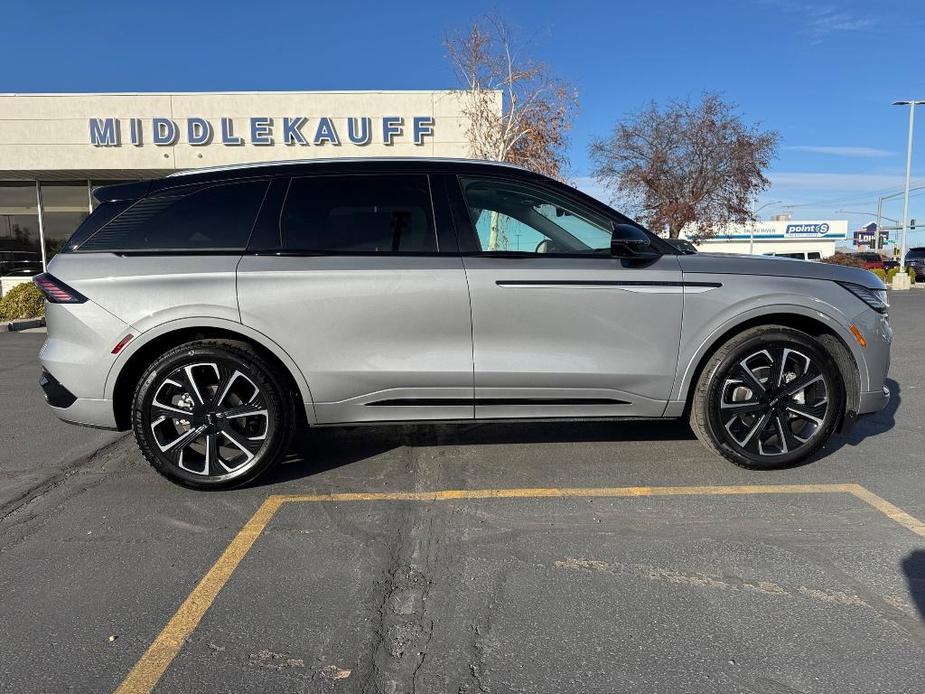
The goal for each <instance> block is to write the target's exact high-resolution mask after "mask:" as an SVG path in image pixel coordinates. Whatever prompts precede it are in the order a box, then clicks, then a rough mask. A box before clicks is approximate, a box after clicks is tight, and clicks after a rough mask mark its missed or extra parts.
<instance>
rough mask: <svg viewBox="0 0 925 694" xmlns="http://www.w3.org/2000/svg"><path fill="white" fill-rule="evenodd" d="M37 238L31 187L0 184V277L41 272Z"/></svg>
mask: <svg viewBox="0 0 925 694" xmlns="http://www.w3.org/2000/svg"><path fill="white" fill-rule="evenodd" d="M40 238H41V237H40V236H39V210H38V200H37V198H36V191H35V184H34V183H4V182H0V277H30V276H32V275H34V274H36V273H39V272H41V271H42V246H41V241H40Z"/></svg>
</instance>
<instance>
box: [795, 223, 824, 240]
mask: <svg viewBox="0 0 925 694" xmlns="http://www.w3.org/2000/svg"><path fill="white" fill-rule="evenodd" d="M828 233H829V225H828V224H827V223H826V222H821V223H818V224H788V225H787V228H786V229H784V236H785V237H787V238H788V239H818V238H822V237H823V236H825V235H826V234H828Z"/></svg>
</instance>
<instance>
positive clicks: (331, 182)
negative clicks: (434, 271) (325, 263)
mask: <svg viewBox="0 0 925 694" xmlns="http://www.w3.org/2000/svg"><path fill="white" fill-rule="evenodd" d="M280 242H281V246H282V248H283V249H284V250H288V251H292V252H306V253H331V254H337V253H343V254H367V253H376V254H380V253H381V254H388V253H434V252H436V251H437V242H436V236H435V235H434V221H433V211H432V207H431V202H430V186H429V185H428V180H427V176H424V175H408V176H405V175H382V176H363V175H360V176H307V177H304V178H294V179H292V183H291V184H290V186H289V192H288V194H287V195H286V202H285V204H284V206H283V212H282V215H281V217H280Z"/></svg>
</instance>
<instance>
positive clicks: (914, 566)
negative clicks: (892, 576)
mask: <svg viewBox="0 0 925 694" xmlns="http://www.w3.org/2000/svg"><path fill="white" fill-rule="evenodd" d="M902 570H903V574H905V576H906V585H907V586H908V588H909V595H910V596H911V598H912V603H913V604H914V605H915V607H916V609H917V610H918V611H919V618H921V619H922V621H923V622H925V549H917V550H914V551H913V552H911V553H910V554H909V556H907V557H906V558H905V559H903V561H902Z"/></svg>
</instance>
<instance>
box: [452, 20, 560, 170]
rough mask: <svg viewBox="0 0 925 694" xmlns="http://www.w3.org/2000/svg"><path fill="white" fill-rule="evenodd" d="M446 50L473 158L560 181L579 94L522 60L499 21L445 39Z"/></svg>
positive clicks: (477, 24) (537, 65)
mask: <svg viewBox="0 0 925 694" xmlns="http://www.w3.org/2000/svg"><path fill="white" fill-rule="evenodd" d="M444 46H445V47H446V50H447V54H448V56H449V59H450V61H451V62H452V63H453V66H454V68H455V69H456V72H457V75H458V77H459V80H460V82H461V83H462V85H463V87H464V90H461V93H462V95H463V98H464V100H465V106H464V108H463V114H464V115H465V116H466V117H467V118H468V120H469V125H468V131H467V137H468V139H469V143H470V148H471V152H472V155H473V156H474V157H477V158H480V159H491V160H495V161H506V162H510V163H512V164H518V165H520V166H523V167H525V168H528V169H531V170H533V171H537V172H539V173H543V174H546V175H548V176H552V177H554V178H562V177H563V175H564V171H563V169H564V168H565V165H566V163H567V158H566V155H565V145H566V134H567V132H568V131H569V129H570V128H571V125H572V118H573V117H574V115H575V113H576V112H577V109H578V98H577V93H576V91H575V89H574V88H573V87H571V86H570V85H569V84H568V83H567V82H565V81H563V80H561V79H559V78H557V77H555V76H554V75H552V73H551V72H550V70H549V69H548V68H547V66H546V65H545V64H543V63H541V62H535V61H533V60H530V59H527V58H522V57H521V56H520V55H519V53H518V49H517V48H516V47H515V46H514V44H513V41H512V37H511V30H510V28H509V27H508V25H507V24H506V23H505V22H504V20H503V19H501V18H500V17H497V16H489V17H486V18H484V19H483V20H481V21H476V22H474V23H473V24H472V26H471V27H470V28H469V30H468V31H467V32H466V33H463V34H452V35H449V36H447V37H446V39H445V40H444ZM499 101H500V103H499Z"/></svg>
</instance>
